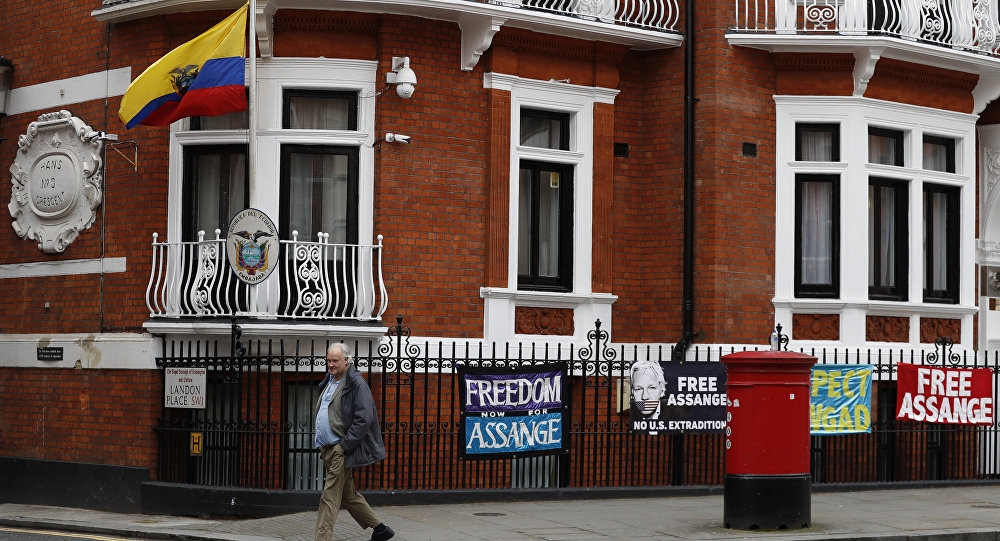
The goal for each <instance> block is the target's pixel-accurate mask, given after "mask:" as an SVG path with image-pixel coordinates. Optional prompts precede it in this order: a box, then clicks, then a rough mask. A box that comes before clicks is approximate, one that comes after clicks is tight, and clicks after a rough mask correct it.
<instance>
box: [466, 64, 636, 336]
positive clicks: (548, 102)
mask: <svg viewBox="0 0 1000 541" xmlns="http://www.w3.org/2000/svg"><path fill="white" fill-rule="evenodd" d="M483 86H484V88H487V89H490V88H492V89H498V90H506V91H509V92H510V179H509V188H510V193H509V209H508V210H509V215H508V224H509V233H508V237H507V241H508V244H507V253H508V259H507V284H508V286H507V287H506V288H485V287H484V288H482V289H481V290H480V296H482V297H483V299H485V304H486V306H485V316H484V331H483V337H484V339H485V340H487V341H504V340H509V339H511V338H514V337H523V338H528V337H526V336H523V335H516V334H515V332H514V311H515V308H516V307H517V306H530V307H543V308H568V309H573V311H574V329H575V332H574V336H573V339H577V340H578V339H585V338H586V333H587V331H588V330H590V329H592V328H593V327H594V321H595V320H597V319H600V320H601V321H602V323H604V325H605V328H606V329H609V330H610V329H611V304H612V303H613V302H614V301H615V300H616V299H617V297H616V296H614V295H609V294H607V293H596V294H595V293H594V292H593V289H592V279H591V277H592V270H593V245H592V239H593V209H594V187H593V180H594V150H593V149H594V104H596V103H606V104H613V103H614V100H615V97H616V96H617V95H618V90H616V89H610V88H601V87H589V86H580V85H573V84H569V83H564V82H558V81H541V80H536V79H525V78H521V77H517V76H515V75H506V74H501V73H487V74H485V76H484V79H483ZM522 109H538V110H546V111H555V112H561V113H568V114H569V123H570V126H569V132H570V135H569V150H568V151H565V150H553V149H546V148H537V147H526V146H521V145H520V144H519V142H520V133H521V110H522ZM521 160H536V161H543V162H553V163H562V164H569V165H572V166H573V168H574V173H573V190H574V194H573V290H572V291H571V292H568V293H556V292H544V291H519V290H518V289H517V283H518V282H517V262H518V244H517V239H518V201H519V195H520V194H519V189H520V183H519V177H518V175H519V170H520V163H521ZM530 338H531V339H534V340H542V341H545V340H552V341H559V340H565V338H566V337H541V336H534V335H532V336H531V337H530Z"/></svg>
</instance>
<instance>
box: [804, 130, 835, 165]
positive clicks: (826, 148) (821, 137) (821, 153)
mask: <svg viewBox="0 0 1000 541" xmlns="http://www.w3.org/2000/svg"><path fill="white" fill-rule="evenodd" d="M800 144H801V145H802V146H801V149H800V150H801V154H802V161H804V162H832V161H833V132H831V131H814V130H802V132H801V140H800Z"/></svg>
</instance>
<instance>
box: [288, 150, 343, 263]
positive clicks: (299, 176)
mask: <svg viewBox="0 0 1000 541" xmlns="http://www.w3.org/2000/svg"><path fill="white" fill-rule="evenodd" d="M348 169H349V160H348V157H347V156H346V155H344V154H333V153H330V154H327V153H321V152H298V151H294V150H293V151H292V153H291V159H290V162H289V179H290V181H291V182H290V186H289V198H288V201H289V209H288V212H289V222H288V225H289V227H290V229H291V230H292V231H298V233H299V240H310V241H315V240H317V233H329V234H330V242H331V243H346V242H347V204H348V201H347V188H348V178H349V174H348V173H349V170H348ZM288 235H289V237H291V231H289V232H288Z"/></svg>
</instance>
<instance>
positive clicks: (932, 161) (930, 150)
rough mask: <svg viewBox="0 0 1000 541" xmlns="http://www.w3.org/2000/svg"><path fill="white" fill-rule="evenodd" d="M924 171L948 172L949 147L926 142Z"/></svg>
mask: <svg viewBox="0 0 1000 541" xmlns="http://www.w3.org/2000/svg"><path fill="white" fill-rule="evenodd" d="M924 169H929V170H931V171H945V172H948V173H953V172H954V171H948V147H947V146H946V145H944V144H941V143H934V142H928V141H924Z"/></svg>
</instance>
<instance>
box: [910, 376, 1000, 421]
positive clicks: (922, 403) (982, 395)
mask: <svg viewBox="0 0 1000 541" xmlns="http://www.w3.org/2000/svg"><path fill="white" fill-rule="evenodd" d="M896 385H897V394H896V419H899V420H903V421H920V422H924V423H935V424H962V425H992V424H993V419H994V418H995V415H994V411H993V408H994V404H995V403H996V402H995V400H994V396H993V383H992V372H991V370H990V369H989V368H945V367H937V366H917V365H914V364H910V363H899V364H898V365H897V366H896Z"/></svg>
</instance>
